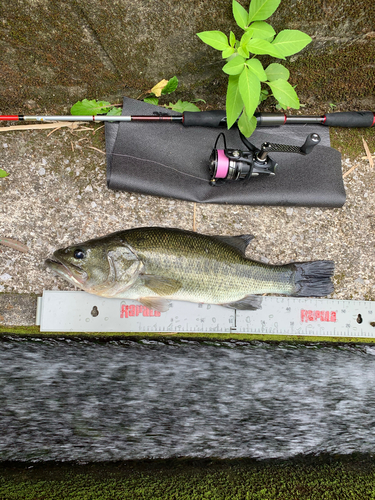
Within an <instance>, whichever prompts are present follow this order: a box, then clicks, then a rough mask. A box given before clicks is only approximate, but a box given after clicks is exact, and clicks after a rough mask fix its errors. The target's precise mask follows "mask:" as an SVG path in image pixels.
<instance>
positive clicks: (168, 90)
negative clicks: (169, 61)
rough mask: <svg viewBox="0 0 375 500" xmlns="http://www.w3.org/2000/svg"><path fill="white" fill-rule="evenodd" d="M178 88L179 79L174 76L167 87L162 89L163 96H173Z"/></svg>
mask: <svg viewBox="0 0 375 500" xmlns="http://www.w3.org/2000/svg"><path fill="white" fill-rule="evenodd" d="M177 87H178V79H177V77H176V76H173V77H172V78H171V79H170V80H168V83H167V85H166V86H165V87H164V88H163V89H162V91H161V93H162V95H165V94H171V93H172V92H174V91H175V90H176V89H177Z"/></svg>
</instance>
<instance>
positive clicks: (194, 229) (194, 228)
mask: <svg viewBox="0 0 375 500" xmlns="http://www.w3.org/2000/svg"><path fill="white" fill-rule="evenodd" d="M196 207H197V204H196V203H195V202H194V210H193V231H196V230H197V229H196V226H195V212H196Z"/></svg>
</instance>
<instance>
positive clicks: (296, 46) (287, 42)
mask: <svg viewBox="0 0 375 500" xmlns="http://www.w3.org/2000/svg"><path fill="white" fill-rule="evenodd" d="M310 42H311V37H310V36H309V35H306V33H303V31H299V30H283V31H280V33H279V34H278V35H277V37H276V38H275V40H274V41H273V42H272V45H273V46H274V47H276V48H277V50H278V51H279V52H281V54H282V55H283V56H284V58H285V57H286V56H291V55H292V54H296V53H297V52H299V51H300V50H302V49H303V48H304V47H306V45H308V44H309V43H310Z"/></svg>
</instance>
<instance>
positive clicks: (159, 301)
mask: <svg viewBox="0 0 375 500" xmlns="http://www.w3.org/2000/svg"><path fill="white" fill-rule="evenodd" d="M138 301H139V302H140V303H141V304H143V305H144V306H146V307H149V308H150V309H155V311H159V312H166V311H168V309H169V302H168V300H166V299H163V298H162V297H140V298H139V299H138Z"/></svg>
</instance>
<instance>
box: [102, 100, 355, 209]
mask: <svg viewBox="0 0 375 500" xmlns="http://www.w3.org/2000/svg"><path fill="white" fill-rule="evenodd" d="M155 112H162V113H166V112H167V113H169V114H177V113H173V112H169V111H168V110H166V109H165V108H160V107H157V106H153V105H152V104H146V103H144V102H142V101H136V100H133V99H128V98H124V105H123V112H122V113H123V115H149V114H151V115H152V114H153V113H155ZM105 131H106V150H107V185H108V187H109V188H110V189H114V190H124V191H129V192H137V193H142V194H148V195H155V196H162V197H168V198H177V199H181V200H187V201H195V202H200V203H228V204H240V205H279V206H320V207H341V206H342V205H343V204H344V203H345V189H344V184H343V180H342V171H341V155H340V153H339V152H338V151H336V150H335V149H333V148H331V147H330V142H329V129H328V127H324V126H322V125H284V126H281V127H272V128H271V127H267V128H259V129H257V130H256V131H255V132H254V134H253V135H252V136H251V138H250V142H252V143H253V144H255V145H256V146H257V147H260V145H261V144H262V143H263V142H265V141H269V142H274V143H283V144H291V145H296V146H301V145H302V144H303V143H304V142H305V139H306V137H307V135H309V134H310V133H311V132H317V133H318V134H319V135H320V136H321V143H320V144H319V145H318V146H316V147H315V148H314V150H313V151H312V153H311V154H309V155H307V156H302V155H299V154H290V153H272V154H271V155H270V156H271V157H272V159H274V160H275V161H276V162H277V163H278V165H279V166H278V168H277V171H276V175H274V176H263V175H260V176H258V177H255V178H251V179H249V180H245V181H234V182H227V183H226V184H224V185H221V186H211V185H210V184H209V180H210V175H209V172H208V164H209V157H210V154H211V151H212V149H213V147H214V144H215V141H216V138H217V136H218V134H219V133H220V132H225V136H226V141H227V147H228V148H239V149H242V150H244V149H246V148H245V146H244V145H243V144H242V142H241V140H240V137H239V133H238V130H237V129H236V128H233V129H231V130H226V129H225V128H223V129H219V128H206V127H184V126H183V125H182V124H180V123H168V122H149V123H142V122H131V123H128V122H121V123H119V122H112V123H106V128H105Z"/></svg>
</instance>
